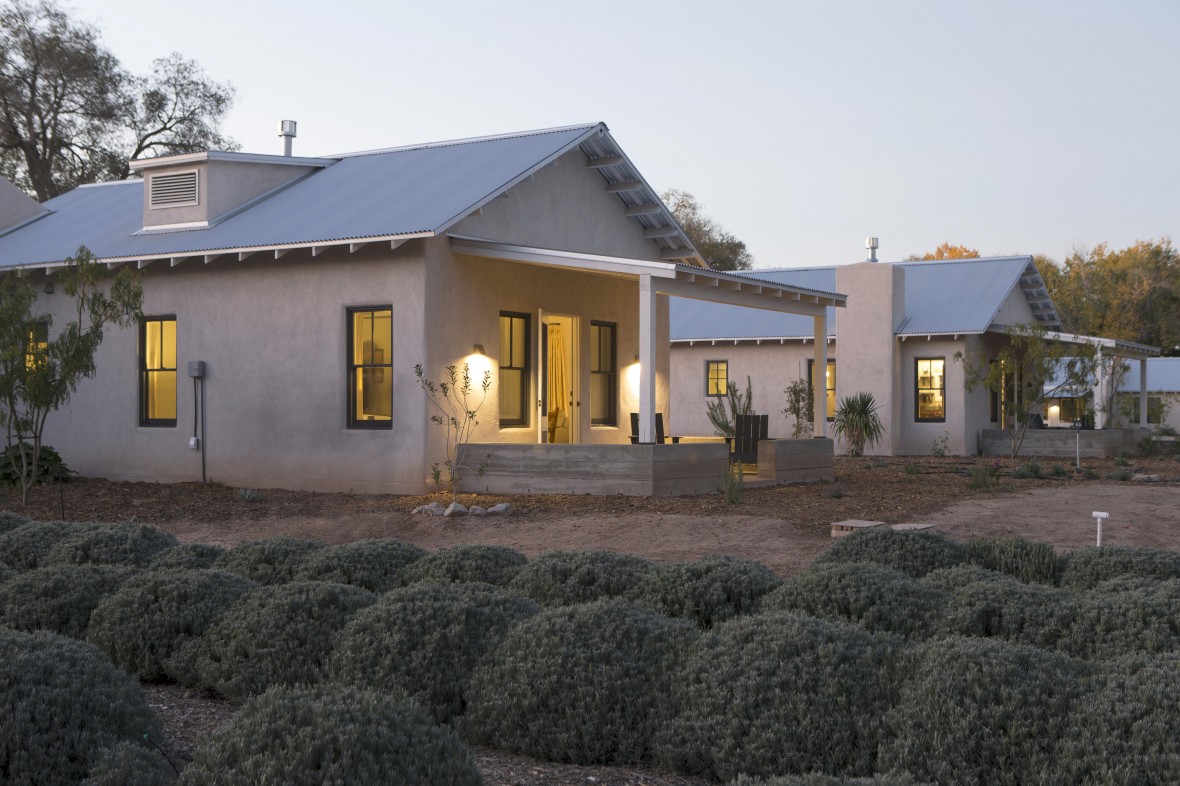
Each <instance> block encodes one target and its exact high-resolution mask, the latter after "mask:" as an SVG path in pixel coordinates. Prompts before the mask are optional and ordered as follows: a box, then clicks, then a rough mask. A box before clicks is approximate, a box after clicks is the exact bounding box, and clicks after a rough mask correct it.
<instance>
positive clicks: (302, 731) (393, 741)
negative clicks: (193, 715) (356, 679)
mask: <svg viewBox="0 0 1180 786" xmlns="http://www.w3.org/2000/svg"><path fill="white" fill-rule="evenodd" d="M482 782H483V781H482V779H481V778H480V775H479V772H478V770H476V768H475V762H474V760H473V759H472V756H471V752H470V751H469V750H468V749H467V748H466V746H464V745H463V742H462V740H460V739H459V737H458V735H456V734H455V733H454V732H452V731H450V730H449V729H446V728H442V727H438V726H434V725H433V724H431V723H430V721H429V719H428V718H426V716H425V715H424V714H423V713H421V712H420V711H419V710H417V709H416V708H414V707H410V706H407V705H404V704H401V703H399V702H397V701H394V700H393V699H391V698H389V697H387V696H383V695H381V694H379V693H376V692H374V691H369V690H359V689H356V688H344V687H340V686H319V687H315V688H297V689H286V688H277V689H272V690H270V691H267V692H266V693H265V694H263V695H262V696H259V697H258V698H256V699H253V700H251V701H249V702H247V703H246V704H245V705H244V706H243V707H242V709H241V711H240V712H239V713H238V714H237V715H236V716H235V717H234V718H233V720H231V721H230V722H229V723H227V724H225V725H224V726H222V727H221V728H220V729H218V730H216V731H214V732H213V733H212V734H211V735H210V736H209V737H208V739H207V740H206V742H205V743H204V744H203V745H201V747H200V748H198V749H197V752H196V755H195V756H194V757H193V763H192V764H191V765H189V767H188V768H187V769H186V770H185V771H184V774H183V775H182V776H181V779H180V785H181V786H256V784H279V783H281V784H284V786H321V784H329V783H331V784H344V783H347V784H349V786H384V785H385V784H390V783H396V784H399V786H436V785H437V786H441V784H447V786H479V784H481V783H482Z"/></svg>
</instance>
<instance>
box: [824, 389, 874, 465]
mask: <svg viewBox="0 0 1180 786" xmlns="http://www.w3.org/2000/svg"><path fill="white" fill-rule="evenodd" d="M832 432H833V433H834V434H836V436H838V437H843V438H844V441H845V442H846V443H847V444H848V455H850V456H861V455H863V454H864V450H865V445H868V446H869V447H872V446H874V445H876V444H877V443H878V442H880V441H881V439H882V438H883V437H884V436H885V426H884V425H882V424H881V418H879V417H877V401H876V400H875V399H874V398H873V394H872V393H864V392H861V393H855V394H853V395H851V396H848V397H847V398H843V399H841V400H840V406H839V407H837V408H836V419H835V421H834V422H833V423H832Z"/></svg>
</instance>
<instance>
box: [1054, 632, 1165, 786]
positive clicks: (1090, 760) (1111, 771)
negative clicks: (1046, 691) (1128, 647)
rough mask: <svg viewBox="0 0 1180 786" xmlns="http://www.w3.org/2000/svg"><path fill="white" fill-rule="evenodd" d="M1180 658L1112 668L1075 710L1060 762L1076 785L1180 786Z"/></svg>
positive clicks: (1134, 660)
mask: <svg viewBox="0 0 1180 786" xmlns="http://www.w3.org/2000/svg"><path fill="white" fill-rule="evenodd" d="M1177 675H1180V653H1168V654H1166V655H1154V656H1148V655H1132V656H1128V657H1125V658H1121V659H1119V660H1115V661H1111V662H1110V663H1108V664H1106V668H1105V669H1104V670H1103V671H1102V672H1101V673H1100V674H1099V675H1097V676H1096V677H1095V679H1094V680H1093V684H1092V689H1091V690H1090V691H1089V692H1088V693H1087V694H1086V695H1085V696H1084V697H1082V698H1081V699H1080V700H1079V701H1078V702H1077V704H1076V705H1075V707H1074V713H1073V716H1072V718H1071V724H1070V729H1069V733H1068V734H1067V735H1066V737H1065V740H1064V741H1063V742H1062V743H1061V751H1060V754H1059V756H1058V760H1059V761H1060V762H1061V765H1062V769H1063V771H1064V772H1065V773H1067V775H1068V778H1069V782H1070V783H1078V784H1094V786H1098V785H1099V784H1103V785H1104V786H1105V785H1109V786H1132V785H1133V784H1145V783H1180V735H1178V734H1177V733H1176V713H1177V709H1176V708H1177V707H1180V678H1178V677H1177Z"/></svg>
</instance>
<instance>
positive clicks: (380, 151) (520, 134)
mask: <svg viewBox="0 0 1180 786" xmlns="http://www.w3.org/2000/svg"><path fill="white" fill-rule="evenodd" d="M598 126H601V127H602V128H606V123H603V122H601V121H599V122H597V123H578V124H576V125H571V126H555V127H553V128H538V129H534V130H530V131H514V132H511V133H506V134H489V135H487V136H472V137H464V138H461V139H443V140H440V141H437V142H418V143H415V144H412V145H399V146H396V147H382V148H374V149H372V150H358V151H356V152H352V153H337V154H335V155H333V156H324V158H358V157H360V156H376V155H384V154H386V153H404V152H409V151H411V150H431V149H435V148H440V147H459V146H461V145H473V144H477V143H479V142H495V141H497V140H500V139H521V138H524V137H530V136H544V135H545V134H559V133H562V132H565V131H589V130H590V129H592V128H596V127H598Z"/></svg>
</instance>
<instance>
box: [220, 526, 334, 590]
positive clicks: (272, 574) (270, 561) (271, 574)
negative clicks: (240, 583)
mask: <svg viewBox="0 0 1180 786" xmlns="http://www.w3.org/2000/svg"><path fill="white" fill-rule="evenodd" d="M322 548H324V544H323V543H320V542H319V541H316V540H300V539H299V538H288V537H286V536H282V537H278V538H267V539H265V540H250V541H246V542H245V543H239V544H238V545H237V546H235V547H233V548H232V549H230V550H229V551H227V552H225V553H224V554H222V555H221V556H220V557H218V558H217V561H216V562H214V563H213V567H215V568H217V569H218V570H228V571H229V572H230V573H237V574H238V575H239V576H245V577H246V578H248V579H251V580H253V581H257V582H258V583H259V584H282V583H284V582H288V581H293V580H294V578H295V574H296V573H298V572H299V569H300V568H301V567H303V563H304V562H305V561H306V560H307V558H308V556H309V555H310V554H311V553H312V552H313V551H316V550H318V549H322Z"/></svg>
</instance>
